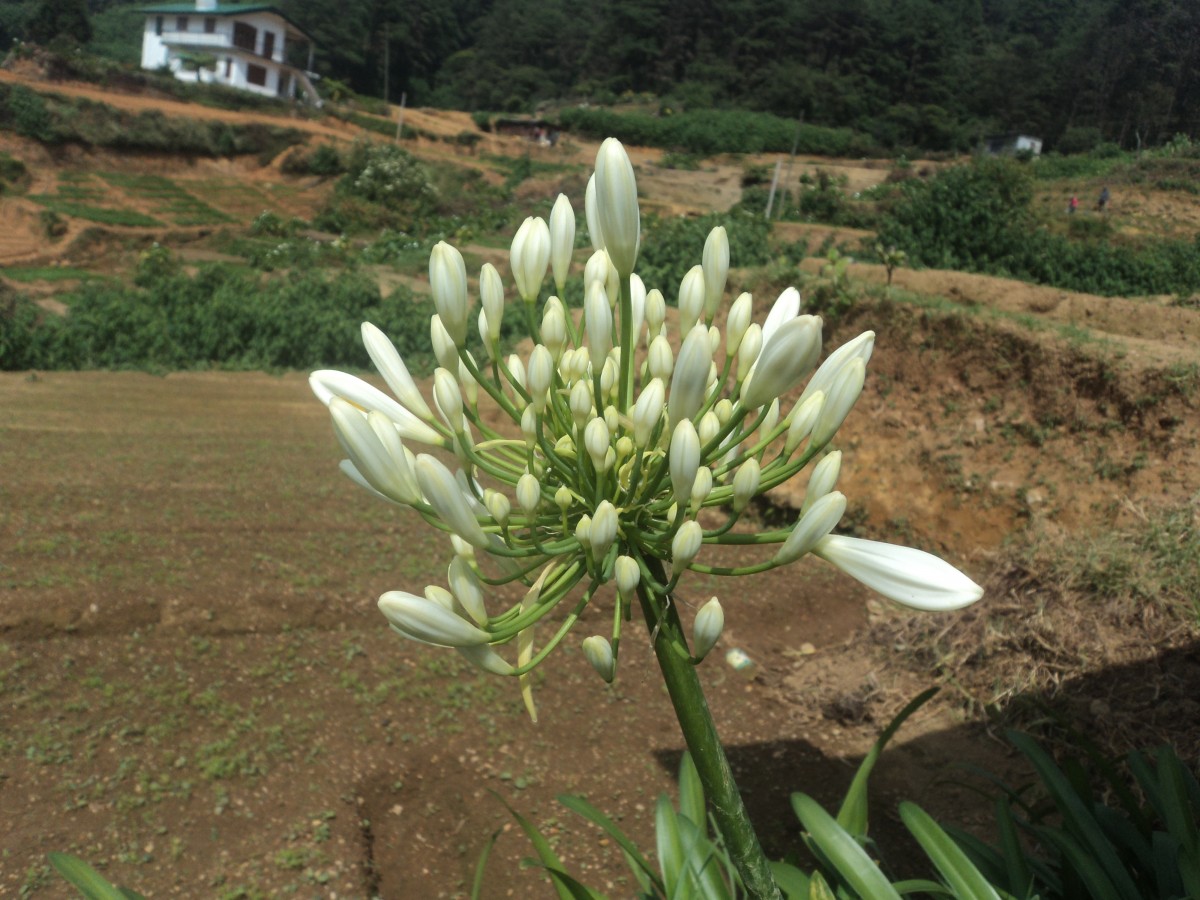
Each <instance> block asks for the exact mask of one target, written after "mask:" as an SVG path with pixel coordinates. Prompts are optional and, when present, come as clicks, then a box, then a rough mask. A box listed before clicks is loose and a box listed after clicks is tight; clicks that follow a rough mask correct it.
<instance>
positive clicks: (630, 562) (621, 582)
mask: <svg viewBox="0 0 1200 900" xmlns="http://www.w3.org/2000/svg"><path fill="white" fill-rule="evenodd" d="M613 577H614V578H615V579H616V582H617V590H618V591H620V592H621V596H622V597H624V598H625V599H626V600H629V599H631V598H632V597H633V592H634V591H636V590H637V586H638V584H639V583H641V580H642V570H641V569H640V568H638V564H637V560H636V559H634V558H633V557H632V556H618V557H617V561H616V563H615V564H614V565H613Z"/></svg>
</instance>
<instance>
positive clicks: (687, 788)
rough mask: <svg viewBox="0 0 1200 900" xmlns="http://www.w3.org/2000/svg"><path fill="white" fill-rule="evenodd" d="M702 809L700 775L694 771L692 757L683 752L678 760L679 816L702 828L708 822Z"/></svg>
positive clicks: (702, 791)
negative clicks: (685, 817)
mask: <svg viewBox="0 0 1200 900" xmlns="http://www.w3.org/2000/svg"><path fill="white" fill-rule="evenodd" d="M704 809H705V807H704V786H703V785H702V784H701V783H700V773H699V772H698V771H696V764H695V763H694V762H692V755H691V754H690V753H687V752H685V753H684V754H683V758H682V759H681V760H679V814H680V815H682V816H687V817H688V818H689V819H691V820H692V822H693V823H694V824H696V825H697V826H700V827H704V824H705V822H707V821H708V819H707V816H706V814H705V811H704Z"/></svg>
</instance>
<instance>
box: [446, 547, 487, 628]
mask: <svg viewBox="0 0 1200 900" xmlns="http://www.w3.org/2000/svg"><path fill="white" fill-rule="evenodd" d="M446 580H447V581H448V582H449V584H450V592H451V593H452V594H454V599H455V600H457V601H458V602H459V603H460V604H461V605H462V608H463V609H465V610H466V611H467V615H469V616H470V617H471V618H472V619H474V620H475V621H476V623H478V624H479V625H486V624H487V620H488V614H487V607H485V606H484V603H483V584H482V583H481V582H480V580H479V576H478V575H476V574H475V570H474V569H472V568H471V567H470V566H469V565H468V564H467V562H466V561H465V560H464V559H463V558H462V557H459V556H456V557H454V559H452V560H450V568H449V570H448V571H447V572H446Z"/></svg>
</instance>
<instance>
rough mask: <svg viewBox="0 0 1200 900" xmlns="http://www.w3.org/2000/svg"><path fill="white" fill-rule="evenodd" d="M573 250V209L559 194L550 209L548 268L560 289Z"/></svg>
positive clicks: (569, 264)
mask: <svg viewBox="0 0 1200 900" xmlns="http://www.w3.org/2000/svg"><path fill="white" fill-rule="evenodd" d="M574 251H575V210H574V209H572V207H571V201H570V200H568V199H567V195H566V194H559V195H558V199H556V200H555V201H554V206H553V208H552V209H551V210H550V268H551V269H552V270H553V272H554V284H555V285H556V286H557V287H558V289H559V291H562V289H563V285H564V284H566V282H567V273H568V272H569V271H570V268H571V254H572V253H574ZM544 339H545V338H544V336H543V340H544Z"/></svg>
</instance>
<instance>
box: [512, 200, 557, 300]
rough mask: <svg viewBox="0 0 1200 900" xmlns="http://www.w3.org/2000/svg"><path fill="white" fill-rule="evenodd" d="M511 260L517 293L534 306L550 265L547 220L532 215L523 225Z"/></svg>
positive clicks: (517, 236) (513, 245) (514, 244)
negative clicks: (533, 303)
mask: <svg viewBox="0 0 1200 900" xmlns="http://www.w3.org/2000/svg"><path fill="white" fill-rule="evenodd" d="M509 261H510V264H511V266H512V274H513V280H514V281H515V282H516V283H517V293H518V294H520V295H521V299H522V300H524V301H525V302H526V303H532V302H533V301H534V300H536V299H537V295H538V293H539V292H540V291H541V289H542V281H543V280H544V279H545V278H546V267H547V266H549V265H550V228H549V227H548V226H547V225H546V220H545V219H542V218H535V217H533V216H531V217H529V218H527V219H526V220H525V221H524V222H522V223H521V227H520V228H518V229H517V233H516V236H515V237H513V242H512V250H511V252H510V254H509Z"/></svg>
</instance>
